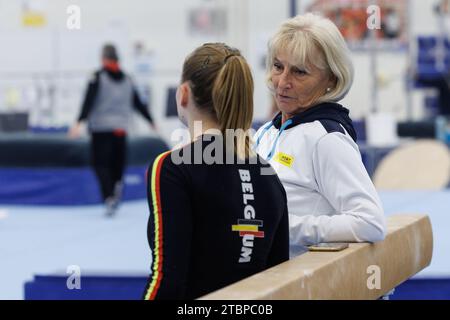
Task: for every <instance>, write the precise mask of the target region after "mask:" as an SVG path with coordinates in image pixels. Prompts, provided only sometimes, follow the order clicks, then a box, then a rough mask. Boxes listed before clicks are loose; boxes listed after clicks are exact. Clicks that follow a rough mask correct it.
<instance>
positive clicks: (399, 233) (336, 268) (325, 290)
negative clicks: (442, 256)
mask: <svg viewBox="0 0 450 320" xmlns="http://www.w3.org/2000/svg"><path fill="white" fill-rule="evenodd" d="M387 221H388V222H387V230H388V231H387V235H386V238H385V240H384V241H381V242H378V243H375V244H370V243H351V244H350V246H349V248H347V249H345V250H343V251H340V252H307V253H305V254H303V255H300V256H298V257H296V258H294V259H291V260H289V261H286V262H284V263H282V264H279V265H277V266H275V267H273V268H270V269H267V270H265V271H263V272H261V273H258V274H256V275H253V276H251V277H248V278H246V279H244V280H241V281H239V282H236V283H234V284H232V285H229V286H227V287H225V288H223V289H220V290H217V291H215V292H213V293H210V294H207V295H205V296H203V297H201V298H200V300H208V299H211V300H229V299H232V300H242V299H245V300H281V299H283V300H299V299H302V300H303V299H308V300H311V299H312V300H316V299H319V300H320V299H363V300H370V299H377V298H379V297H381V296H383V295H385V294H387V293H388V292H389V291H391V290H392V289H394V288H395V287H396V286H398V285H399V284H401V283H402V282H404V281H406V280H407V279H409V278H410V277H412V276H413V275H414V274H416V273H417V272H419V271H420V270H422V269H424V268H425V267H427V266H428V265H429V264H430V262H431V256H432V252H433V234H432V230H431V223H430V219H429V218H428V216H426V215H397V216H392V217H389V218H388V219H387ZM377 276H379V277H378V279H379V281H378V280H377ZM377 281H378V282H377Z"/></svg>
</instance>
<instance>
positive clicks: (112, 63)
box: [69, 44, 155, 216]
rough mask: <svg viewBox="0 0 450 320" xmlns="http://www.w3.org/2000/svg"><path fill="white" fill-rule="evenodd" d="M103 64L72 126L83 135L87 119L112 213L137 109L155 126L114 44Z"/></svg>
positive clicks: (104, 53) (104, 194) (94, 159)
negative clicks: (132, 116)
mask: <svg viewBox="0 0 450 320" xmlns="http://www.w3.org/2000/svg"><path fill="white" fill-rule="evenodd" d="M102 64H103V67H102V68H101V69H100V70H98V71H96V72H95V73H94V74H93V76H92V78H91V80H90V82H89V85H88V88H87V92H86V96H85V98H84V103H83V106H82V110H81V113H80V116H79V117H78V122H77V124H76V125H75V126H74V127H72V128H71V130H70V132H69V136H71V137H77V136H79V133H80V126H81V122H83V121H84V120H87V123H88V129H89V132H90V135H91V161H92V165H93V168H94V171H95V174H96V176H97V178H98V180H99V182H100V189H101V194H102V198H103V201H104V203H105V205H106V207H107V211H106V214H107V216H112V215H114V213H115V212H116V209H117V206H118V204H119V201H120V198H121V194H122V189H123V181H122V178H123V174H124V169H125V164H126V150H127V126H128V122H129V121H130V119H131V115H132V112H133V110H136V111H138V112H139V113H140V114H141V115H142V116H143V117H144V118H145V119H147V121H148V122H149V123H150V125H151V126H152V128H155V127H154V123H153V119H152V117H151V115H150V113H149V111H148V109H147V106H146V105H145V104H144V103H143V102H142V100H141V98H140V97H139V94H138V92H137V90H136V88H135V86H134V84H133V82H132V80H131V78H130V77H129V76H128V75H127V74H125V73H124V72H123V71H122V70H121V68H120V66H119V57H118V55H117V51H116V48H115V47H114V46H113V45H111V44H106V45H105V46H104V47H103V51H102Z"/></svg>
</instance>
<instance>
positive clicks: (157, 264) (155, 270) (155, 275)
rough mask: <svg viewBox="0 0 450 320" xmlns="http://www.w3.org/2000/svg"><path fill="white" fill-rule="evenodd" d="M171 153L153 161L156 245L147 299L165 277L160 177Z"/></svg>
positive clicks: (151, 298)
mask: <svg viewBox="0 0 450 320" xmlns="http://www.w3.org/2000/svg"><path fill="white" fill-rule="evenodd" d="M169 154H170V151H167V152H164V153H162V154H160V155H159V156H158V157H157V158H156V160H155V161H154V162H153V166H152V177H151V185H150V188H151V194H152V204H151V205H152V208H153V224H154V230H155V235H154V245H153V252H152V256H153V259H152V275H151V281H150V284H149V286H148V289H147V292H146V294H145V300H153V299H155V296H156V294H157V292H158V289H159V285H160V284H161V280H162V278H163V272H162V265H163V220H162V206H161V192H160V191H161V190H160V177H161V167H162V164H163V162H164V159H165V158H166V157H167V156H168V155H169Z"/></svg>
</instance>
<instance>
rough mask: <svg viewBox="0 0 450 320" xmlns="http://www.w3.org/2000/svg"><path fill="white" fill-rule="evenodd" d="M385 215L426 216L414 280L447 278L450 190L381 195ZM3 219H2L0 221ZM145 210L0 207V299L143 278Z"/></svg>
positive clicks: (141, 206)
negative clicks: (101, 279)
mask: <svg viewBox="0 0 450 320" xmlns="http://www.w3.org/2000/svg"><path fill="white" fill-rule="evenodd" d="M380 197H381V200H382V202H383V205H384V208H385V212H386V215H387V216H389V215H392V214H401V213H408V214H411V213H426V214H428V215H429V216H430V219H431V223H432V227H433V234H434V251H433V260H432V263H431V265H430V266H429V267H428V268H426V269H425V270H423V271H422V272H420V273H419V274H418V275H416V276H415V278H450V254H449V252H450V237H449V236H448V232H449V231H450V229H449V227H448V226H449V225H450V212H448V211H449V208H450V191H447V190H446V191H439V192H428V191H427V192H421V191H417V192H410V191H408V192H381V193H380ZM2 217H3V218H2ZM147 219H148V208H147V202H146V201H145V200H140V201H132V202H126V203H124V204H123V205H122V206H121V207H120V210H119V211H118V213H117V215H116V216H115V217H113V218H106V217H105V216H104V208H103V207H102V206H100V205H95V206H78V207H54V206H53V207H43V206H40V207H24V206H1V207H0V257H1V267H0V271H1V272H0V299H23V295H24V293H23V288H24V283H25V282H26V281H30V280H32V278H33V276H34V275H35V274H41V275H45V274H53V273H59V274H65V272H66V270H67V267H68V266H71V265H77V266H79V267H80V269H81V274H83V273H86V274H101V275H141V276H142V275H147V274H148V273H149V272H148V270H149V266H150V250H149V248H148V244H147V236H146V229H147Z"/></svg>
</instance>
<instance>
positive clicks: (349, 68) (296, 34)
mask: <svg viewBox="0 0 450 320" xmlns="http://www.w3.org/2000/svg"><path fill="white" fill-rule="evenodd" d="M268 47H269V48H268V49H269V50H268V51H269V52H268V57H267V83H268V86H269V88H271V89H273V88H272V76H271V70H272V66H273V64H274V59H275V58H276V56H277V54H279V53H280V52H284V53H286V54H287V55H288V56H289V57H290V58H291V60H292V63H293V64H295V65H296V66H297V67H300V68H305V67H307V66H308V65H311V64H312V65H314V66H316V67H317V68H319V69H321V70H327V71H328V72H330V74H331V75H334V77H335V79H336V86H335V87H334V88H331V90H330V91H329V92H326V93H325V94H324V95H323V96H322V97H321V98H320V99H319V100H318V101H317V102H318V103H321V102H337V101H339V100H341V99H342V98H344V97H345V95H346V94H347V93H348V91H349V90H350V87H351V86H352V83H353V73H354V71H353V63H352V61H351V58H350V50H349V49H348V47H347V44H346V43H345V40H344V38H343V36H342V34H341V33H340V32H339V30H338V28H337V27H336V25H335V24H334V23H333V22H331V21H330V20H329V19H327V18H324V17H321V16H319V15H316V14H312V13H307V14H305V15H298V16H296V17H294V18H291V19H289V20H287V21H285V22H284V23H283V24H282V25H281V27H280V29H279V30H278V32H277V33H276V34H275V35H274V36H273V37H272V38H271V39H270V41H269V44H268Z"/></svg>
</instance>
